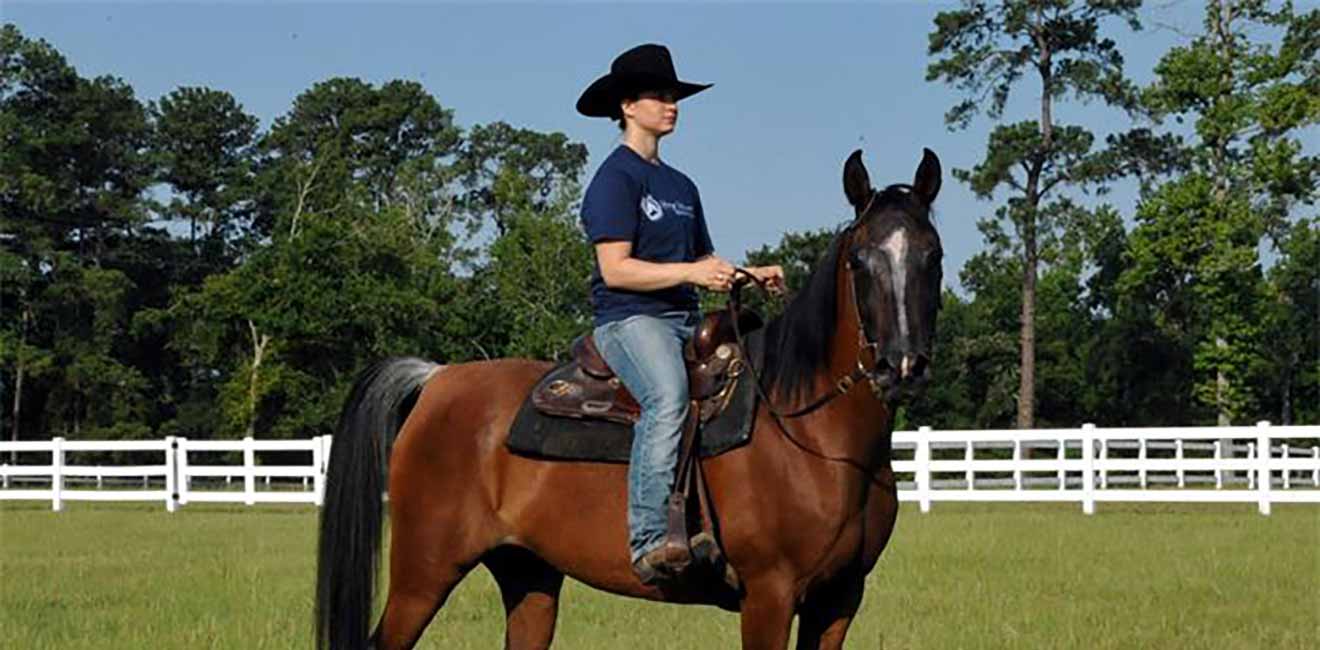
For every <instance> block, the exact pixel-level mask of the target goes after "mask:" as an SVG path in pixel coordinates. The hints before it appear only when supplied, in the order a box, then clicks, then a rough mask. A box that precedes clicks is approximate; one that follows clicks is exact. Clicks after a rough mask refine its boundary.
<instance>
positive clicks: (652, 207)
mask: <svg viewBox="0 0 1320 650" xmlns="http://www.w3.org/2000/svg"><path fill="white" fill-rule="evenodd" d="M642 214H644V215H646V218H647V219H650V220H651V221H658V220H659V219H660V217H663V216H665V209H664V207H663V206H661V205H660V202H659V201H657V200H655V197H652V196H651V195H650V194H646V195H643V196H642Z"/></svg>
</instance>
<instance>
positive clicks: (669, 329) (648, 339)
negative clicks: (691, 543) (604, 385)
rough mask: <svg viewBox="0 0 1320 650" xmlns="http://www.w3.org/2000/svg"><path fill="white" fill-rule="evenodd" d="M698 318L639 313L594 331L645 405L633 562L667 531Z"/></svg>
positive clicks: (631, 485)
mask: <svg viewBox="0 0 1320 650" xmlns="http://www.w3.org/2000/svg"><path fill="white" fill-rule="evenodd" d="M699 318H700V314H698V313H697V312H687V311H672V312H665V313H663V314H660V315H659V316H650V315H645V314H638V315H635V316H629V317H628V318H625V319H623V320H617V321H612V322H609V323H605V324H604V325H601V326H600V327H597V328H596V330H595V338H596V347H597V348H598V349H599V350H600V354H601V356H602V357H604V358H605V362H606V363H608V364H609V365H610V369H612V370H613V371H614V374H615V375H616V376H618V378H619V381H621V382H623V385H624V386H626V387H627V388H628V391H629V392H631V393H632V395H633V397H634V398H636V399H637V403H638V405H640V406H641V407H642V413H641V417H640V418H638V420H637V424H636V425H635V426H634V427H633V444H632V454H631V459H630V460H629V465H628V548H629V550H630V551H631V553H632V560H633V561H634V562H636V561H637V559H638V558H640V557H641V556H642V555H643V554H645V553H646V552H648V551H650V550H651V549H653V548H655V547H656V546H658V545H659V544H660V542H661V541H663V539H664V536H665V528H666V525H667V514H666V510H665V502H666V500H667V499H668V498H669V493H670V491H671V490H672V489H673V484H674V469H675V467H674V466H675V465H677V464H678V447H679V443H680V442H681V439H682V435H683V423H684V421H685V420H686V419H687V416H688V382H687V369H686V367H685V366H684V364H683V344H684V343H685V342H687V340H688V339H690V338H692V333H693V330H695V329H696V326H697V322H698V320H699Z"/></svg>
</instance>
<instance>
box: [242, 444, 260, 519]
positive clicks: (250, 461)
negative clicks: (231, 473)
mask: <svg viewBox="0 0 1320 650" xmlns="http://www.w3.org/2000/svg"><path fill="white" fill-rule="evenodd" d="M256 469H257V452H256V450H255V449H253V448H252V437H251V436H249V437H246V438H243V494H244V495H245V496H246V498H245V499H244V500H243V503H246V504H247V505H254V504H256V502H257V477H256V475H255V474H254V472H255V470H256Z"/></svg>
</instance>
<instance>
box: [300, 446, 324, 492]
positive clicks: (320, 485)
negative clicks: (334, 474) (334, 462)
mask: <svg viewBox="0 0 1320 650" xmlns="http://www.w3.org/2000/svg"><path fill="white" fill-rule="evenodd" d="M324 453H325V442H324V441H323V440H322V439H321V436H316V437H315V438H312V472H313V474H312V502H313V503H315V504H316V505H317V506H318V507H319V506H321V505H322V503H323V502H324V500H325V470H324V469H323V468H324V467H325V460H324V459H323V458H322V454H324ZM303 480H307V479H306V477H304V478H303Z"/></svg>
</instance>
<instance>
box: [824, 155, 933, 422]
mask: <svg viewBox="0 0 1320 650" xmlns="http://www.w3.org/2000/svg"><path fill="white" fill-rule="evenodd" d="M843 191H844V193H845V194H846V195H847V196H848V202H849V203H851V204H852V205H853V208H854V209H855V210H856V214H857V217H856V220H855V221H853V223H852V224H851V225H850V226H849V227H848V231H847V232H845V234H844V236H845V240H844V241H843V242H842V245H843V247H844V248H843V250H842V253H843V255H844V261H845V262H846V264H847V270H846V272H850V273H851V274H852V283H853V287H854V292H855V293H854V295H853V298H854V300H855V301H856V302H855V304H856V305H857V314H858V317H859V318H860V320H861V327H862V332H863V335H864V337H865V339H866V343H867V344H871V345H873V346H874V349H873V352H874V353H875V364H876V365H875V368H874V370H873V372H872V377H871V380H872V385H873V387H875V388H876V389H877V391H878V392H881V391H883V393H884V395H883V396H884V397H885V398H886V399H892V398H895V397H899V396H900V395H902V394H904V393H910V392H912V391H913V390H914V389H916V388H918V387H920V386H921V385H922V384H923V383H924V382H925V380H926V379H927V378H928V377H929V375H930V365H931V355H932V345H933V343H934V340H935V316H936V314H937V313H938V312H939V307H940V280H941V276H942V258H943V250H942V249H941V248H940V237H939V234H938V233H937V232H935V225H934V223H933V222H932V221H931V214H930V213H931V204H932V203H934V202H935V196H936V195H937V194H939V191H940V161H939V158H937V157H936V156H935V154H934V152H932V151H931V150H930V149H926V150H925V154H924V155H923V156H922V159H921V164H920V165H919V166H918V167H917V174H916V178H915V180H913V182H912V185H891V186H889V187H887V188H885V189H884V190H882V191H876V190H875V188H873V187H871V181H870V178H869V176H868V175H867V173H866V166H865V165H863V164H862V152H861V150H858V151H855V152H853V154H852V155H851V156H849V157H848V162H846V163H845V164H844V167H843Z"/></svg>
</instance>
